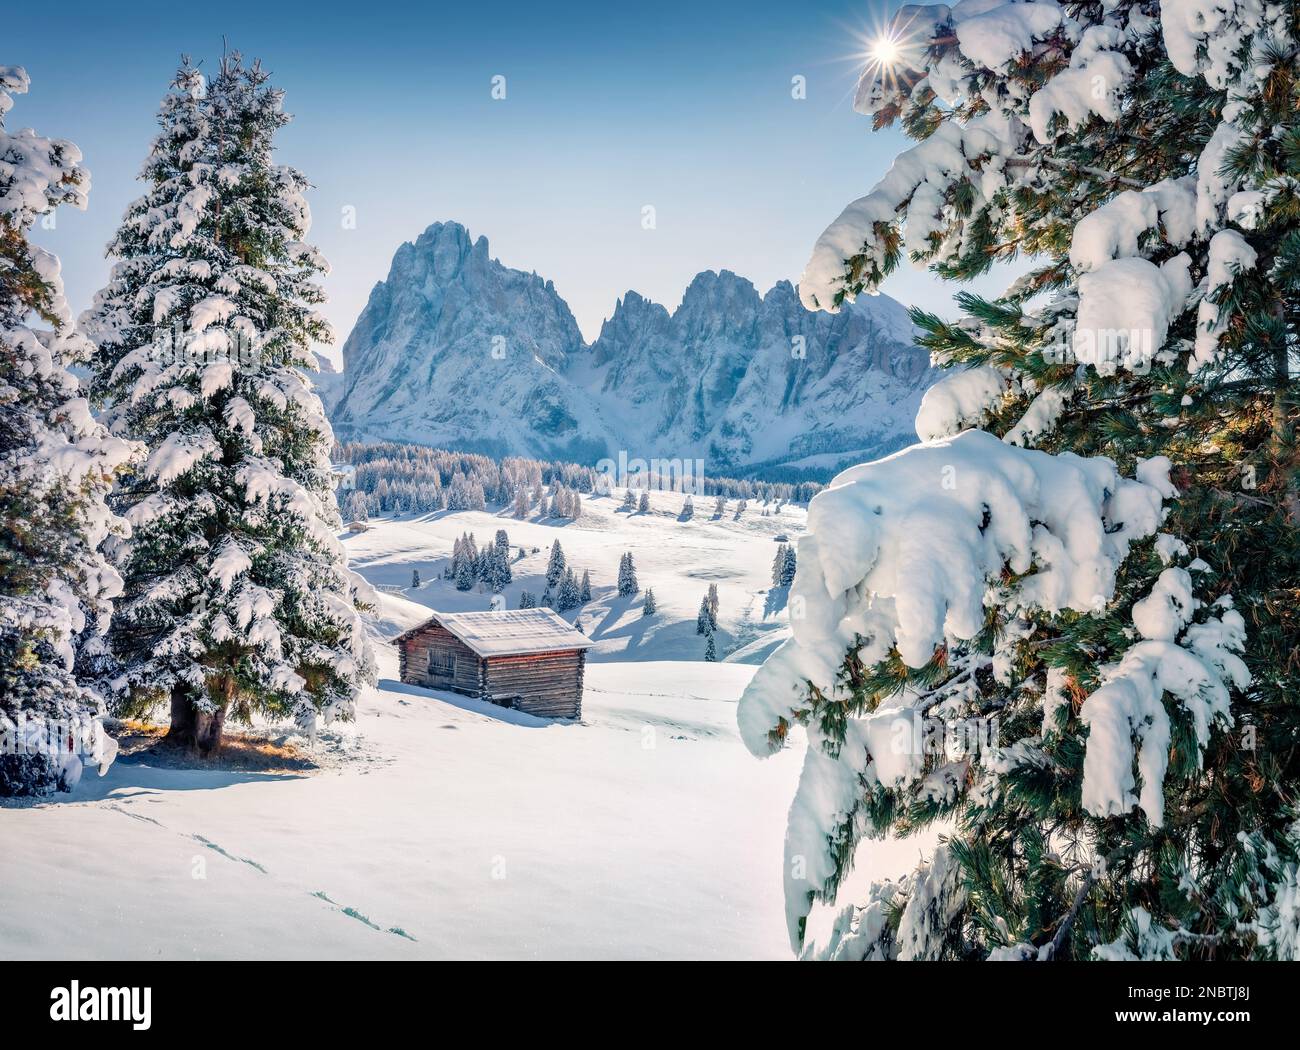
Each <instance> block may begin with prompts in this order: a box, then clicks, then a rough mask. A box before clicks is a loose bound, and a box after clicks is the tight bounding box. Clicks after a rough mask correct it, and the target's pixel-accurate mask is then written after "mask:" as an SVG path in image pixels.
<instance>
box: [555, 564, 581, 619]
mask: <svg viewBox="0 0 1300 1050" xmlns="http://www.w3.org/2000/svg"><path fill="white" fill-rule="evenodd" d="M581 604H582V596H581V590H580V588H579V587H578V578H577V576H575V575H574V572H573V569H572V567H570V568H567V569H565V570H564V576H563V577H561V579H560V586H559V587H558V588H557V589H556V592H555V609H556V611H557V612H567V611H568V610H570V609H576V608H577V607H578V606H579V605H581Z"/></svg>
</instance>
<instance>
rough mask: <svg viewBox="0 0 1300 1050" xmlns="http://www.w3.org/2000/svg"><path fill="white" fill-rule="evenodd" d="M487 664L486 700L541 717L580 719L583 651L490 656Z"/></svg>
mask: <svg viewBox="0 0 1300 1050" xmlns="http://www.w3.org/2000/svg"><path fill="white" fill-rule="evenodd" d="M486 663H487V693H488V698H489V699H491V700H493V701H494V702H496V703H508V704H509V705H510V706H511V707H515V708H518V709H519V710H520V711H526V712H528V713H529V714H532V715H540V716H541V717H543V718H581V717H582V680H583V673H584V670H585V668H586V664H587V654H586V652H585V651H584V650H582V649H567V650H562V651H558V652H553V653H529V654H527V655H520V656H493V657H489V658H488V659H487V661H486Z"/></svg>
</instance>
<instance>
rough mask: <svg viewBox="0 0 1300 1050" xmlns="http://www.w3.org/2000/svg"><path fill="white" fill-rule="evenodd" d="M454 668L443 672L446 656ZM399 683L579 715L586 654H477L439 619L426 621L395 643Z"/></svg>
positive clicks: (548, 714)
mask: <svg viewBox="0 0 1300 1050" xmlns="http://www.w3.org/2000/svg"><path fill="white" fill-rule="evenodd" d="M449 654H450V655H451V656H453V657H454V659H455V673H454V674H450V675H449V674H446V673H444V671H443V668H444V667H445V666H446V658H447V656H448V655H449ZM398 660H399V666H400V674H401V679H402V681H403V682H407V683H409V684H411V685H418V686H423V687H425V688H426V689H447V690H450V691H451V692H455V693H462V694H464V695H466V696H473V697H477V698H479V699H483V700H490V701H491V702H492V703H495V704H503V705H505V706H508V707H513V708H516V709H517V710H520V711H524V712H526V713H528V714H532V715H537V716H539V717H542V718H581V717H582V687H583V678H584V673H585V669H586V665H587V654H586V651H585V650H582V649H564V650H557V651H554V652H544V653H523V654H513V655H504V656H491V657H481V656H479V655H478V654H477V653H476V652H474V650H473V649H471V648H470V647H469V646H467V645H466V644H465V643H464V642H462V641H461V640H460V639H459V638H457V637H456V636H455V635H454V634H452V633H451V632H450V631H448V630H447V629H446V628H445V627H442V626H441V625H439V624H428V625H425V626H424V627H422V628H420V629H419V630H417V631H414V632H412V633H411V634H410V635H409V636H407V637H404V638H402V639H401V641H400V642H399V644H398Z"/></svg>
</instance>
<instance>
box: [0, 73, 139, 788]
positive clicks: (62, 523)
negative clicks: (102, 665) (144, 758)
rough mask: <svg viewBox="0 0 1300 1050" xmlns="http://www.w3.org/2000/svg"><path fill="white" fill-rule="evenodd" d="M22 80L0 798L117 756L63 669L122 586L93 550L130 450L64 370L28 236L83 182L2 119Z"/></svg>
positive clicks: (56, 327)
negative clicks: (17, 113) (12, 114)
mask: <svg viewBox="0 0 1300 1050" xmlns="http://www.w3.org/2000/svg"><path fill="white" fill-rule="evenodd" d="M28 86H29V80H28V76H27V73H26V71H25V70H24V69H22V68H21V67H18V66H0V517H3V520H4V528H3V530H0V795H42V794H46V793H49V792H51V791H55V790H60V789H62V790H67V789H69V788H71V787H72V786H73V785H74V784H75V783H76V782H77V780H78V779H79V778H80V776H81V771H82V767H83V765H84V764H86V763H97V764H99V765H100V766H101V769H103V768H106V764H107V763H109V762H111V761H112V756H113V754H115V753H116V745H115V744H114V743H113V741H111V740H108V739H106V738H105V737H104V734H103V728H102V725H101V724H100V722H99V717H100V715H102V714H103V711H104V704H103V697H102V695H101V694H100V692H99V691H98V690H96V689H95V688H93V687H92V685H91V683H88V682H86V681H84V680H83V677H82V675H80V674H78V673H76V672H77V671H78V670H84V665H86V664H89V665H90V666H91V668H92V669H93V668H94V665H95V664H97V662H98V656H99V652H98V648H99V645H100V640H101V636H102V632H103V630H104V628H105V627H106V626H107V622H108V616H109V612H110V607H111V601H112V599H113V598H115V597H116V596H117V595H118V593H119V592H120V590H121V586H122V580H121V577H120V576H119V575H118V573H117V572H116V571H115V570H114V569H113V567H112V566H111V565H109V564H108V562H107V561H106V560H105V559H104V557H103V556H102V555H101V554H100V553H99V547H100V545H101V544H102V543H103V542H104V541H105V540H106V539H108V538H109V537H110V536H113V535H116V536H123V535H125V534H126V532H127V531H128V529H127V527H126V524H125V522H123V521H121V520H120V519H119V518H117V517H116V516H115V515H113V514H112V513H110V511H109V509H108V507H107V506H106V503H105V497H106V495H107V493H108V491H109V488H110V486H111V484H112V479H113V476H114V473H115V472H116V471H118V470H119V469H120V468H123V467H125V466H127V465H128V464H129V463H131V462H132V461H133V459H137V458H138V456H139V453H140V451H141V450H140V449H139V448H138V447H137V446H135V445H133V444H131V443H130V442H128V441H124V440H122V439H121V438H118V437H114V436H110V435H109V433H108V432H107V430H106V429H105V428H104V427H103V426H101V425H100V424H99V423H97V422H95V420H94V419H93V418H92V416H91V413H90V410H89V405H88V404H87V401H86V399H85V397H84V396H83V395H82V392H81V389H80V387H79V384H78V382H77V379H76V378H75V377H74V376H73V374H72V372H71V371H70V368H71V366H73V365H78V364H84V363H85V362H86V360H87V358H88V356H89V353H90V350H91V349H92V348H91V347H90V344H89V343H88V342H87V341H86V339H85V338H84V336H82V335H81V334H80V333H78V332H77V331H76V329H75V327H74V325H73V323H72V317H71V313H70V311H69V309H68V304H67V301H66V300H65V298H64V295H63V282H62V278H61V277H60V272H59V260H58V259H57V258H56V257H55V256H54V255H52V254H50V253H49V252H47V251H45V250H44V249H42V248H39V247H37V246H36V245H34V244H32V243H30V242H29V241H28V239H27V237H28V233H29V231H30V230H31V228H32V225H33V224H34V223H35V222H36V219H37V217H38V216H41V215H45V214H47V213H50V212H52V211H53V210H54V209H55V208H57V207H59V206H60V205H63V204H71V205H72V206H73V207H78V208H84V207H85V204H86V194H87V192H88V191H89V189H90V177H89V175H88V174H87V172H86V171H85V169H83V168H82V166H81V152H80V151H79V150H78V149H77V147H76V146H74V145H73V144H72V143H70V142H66V141H63V140H61V139H49V138H45V137H44V136H42V135H38V134H37V133H36V132H34V131H32V130H30V129H26V130H23V131H19V132H17V133H14V132H11V131H9V129H8V128H7V127H6V126H5V123H6V116H7V114H8V112H9V110H10V108H11V107H12V105H13V96H14V95H18V94H24V93H26V91H27V89H28ZM32 326H35V327H32ZM79 648H80V649H81V655H82V664H83V667H82V668H78V667H77V666H76V661H77V655H78V649H79Z"/></svg>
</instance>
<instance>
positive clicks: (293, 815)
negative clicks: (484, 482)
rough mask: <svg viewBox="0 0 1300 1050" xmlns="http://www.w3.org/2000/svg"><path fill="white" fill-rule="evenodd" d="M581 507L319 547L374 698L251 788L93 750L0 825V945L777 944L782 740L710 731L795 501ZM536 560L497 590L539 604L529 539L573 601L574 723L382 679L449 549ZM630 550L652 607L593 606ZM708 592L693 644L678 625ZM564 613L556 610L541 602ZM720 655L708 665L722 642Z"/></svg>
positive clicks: (592, 949)
mask: <svg viewBox="0 0 1300 1050" xmlns="http://www.w3.org/2000/svg"><path fill="white" fill-rule="evenodd" d="M653 500H654V507H653V512H652V513H650V514H642V515H631V516H629V515H627V514H626V513H623V512H620V511H618V510H617V508H618V505H619V500H618V499H611V498H594V499H588V500H586V501H584V503H585V505H584V512H585V513H584V516H583V518H582V519H581V520H580V521H579V522H576V523H567V524H566V523H562V522H554V521H553V522H541V523H537V522H530V523H521V522H518V521H515V520H513V519H510V518H505V517H500V518H499V517H497V516H495V515H493V514H482V513H470V512H464V513H458V514H445V515H440V516H433V517H429V518H421V519H417V520H410V519H402V520H397V521H379V522H375V523H373V527H372V529H371V530H370V531H369V532H366V533H363V534H359V535H353V536H348V537H347V539H346V542H347V545H348V547H349V550H350V553H351V557H352V563H353V565H354V566H355V567H357V568H358V569H360V571H361V572H362V573H363V574H364V575H366V576H367V577H368V578H369V579H370V580H371V581H372V582H374V583H376V584H380V585H387V586H390V587H391V586H399V585H400V586H405V585H407V584H409V583H410V579H411V571H412V569H415V568H418V569H419V570H420V573H421V576H422V577H423V578H424V579H425V580H429V579H434V580H435V582H432V583H426V584H425V586H423V587H421V588H420V589H419V590H416V591H409V592H408V594H407V595H405V596H403V595H397V594H393V593H391V592H389V591H383V592H381V595H380V599H381V606H380V608H379V609H378V610H377V612H376V615H375V617H374V618H373V620H374V629H375V631H376V648H377V651H378V656H379V660H380V684H379V688H378V689H374V690H367V691H366V694H365V695H364V697H363V699H362V701H361V703H360V705H359V712H358V718H357V721H356V722H355V723H352V724H348V725H342V726H339V725H335V726H333V727H331V728H330V729H329V730H328V731H326V732H325V733H323V734H322V737H321V739H320V740H319V741H318V743H317V744H316V747H317V748H318V749H320V754H321V757H322V765H323V766H324V768H323V769H322V771H321V772H318V773H315V774H313V775H310V776H308V775H271V774H267V773H239V772H229V771H226V772H221V771H193V770H185V769H173V768H158V767H155V766H151V765H148V764H145V763H143V762H139V761H120V762H118V763H117V764H116V765H115V766H114V767H113V768H112V769H111V770H109V772H108V775H107V776H105V777H104V778H102V779H97V778H94V777H87V778H86V779H84V780H83V781H82V784H81V785H80V786H79V788H78V789H77V791H76V792H75V793H74V794H72V795H70V796H60V797H58V798H57V799H56V800H54V801H50V802H43V803H38V804H35V805H33V804H26V805H13V804H11V805H8V806H7V807H6V808H5V809H4V810H3V811H2V812H0V829H3V839H4V843H5V846H4V848H3V849H2V850H0V955H3V956H5V957H11V958H12V957H42V956H50V957H84V958H104V957H109V958H121V957H133V958H281V957H293V958H312V957H321V958H340V957H345V958H415V957H447V956H451V957H457V958H514V957H524V958H534V957H544V958H557V957H558V958H566V957H597V958H664V957H673V958H697V957H721V958H753V957H787V956H788V952H789V949H788V946H787V944H786V938H785V932H784V924H783V907H782V902H781V863H782V861H781V841H782V836H783V833H784V828H785V819H784V818H785V811H786V809H787V808H788V805H789V800H790V797H791V795H792V793H793V789H794V782H795V779H796V778H797V775H798V769H799V765H800V755H799V753H798V752H797V751H792V752H790V753H785V754H781V755H778V756H777V757H775V758H773V759H771V760H769V761H766V762H759V761H757V760H755V759H754V758H753V757H751V756H750V755H749V754H748V752H746V751H745V749H744V748H743V747H742V745H741V744H740V742H739V739H738V737H737V733H736V729H735V710H736V700H737V698H738V697H739V695H740V692H741V691H742V689H743V688H744V686H745V684H746V683H747V682H748V681H749V679H750V677H751V676H752V674H753V672H754V669H755V668H754V664H755V663H756V662H757V661H758V660H759V659H760V658H761V655H762V653H763V652H765V651H766V650H767V649H768V648H770V646H771V645H772V644H774V642H775V641H776V640H777V639H778V638H779V637H782V636H784V634H785V628H784V626H783V623H784V612H783V610H781V611H778V610H776V609H775V608H773V607H769V608H768V610H767V615H766V616H765V615H764V607H765V605H766V604H767V603H768V598H769V596H768V595H767V593H766V592H767V590H768V587H769V573H770V566H771V560H772V555H773V553H774V551H775V547H776V544H775V543H774V542H773V537H775V536H776V535H778V534H779V533H782V532H784V533H785V534H787V535H789V536H790V537H791V538H794V536H795V535H796V534H797V533H798V531H799V530H801V529H802V527H803V512H802V511H801V510H797V509H795V508H786V509H784V510H783V511H782V512H781V514H780V515H778V516H771V517H765V516H763V514H762V509H761V508H759V507H758V506H756V505H753V504H751V507H750V509H749V510H748V511H747V512H746V513H745V515H744V516H743V517H742V518H741V519H740V520H739V521H736V520H735V519H734V504H733V510H732V511H731V512H729V513H728V514H727V515H726V516H725V518H723V519H721V520H712V509H713V503H714V501H713V500H712V499H697V500H696V505H697V506H696V516H695V519H694V520H693V521H690V522H681V521H678V520H677V512H678V510H679V509H680V505H681V497H680V496H678V495H673V494H655V495H654V497H653ZM498 527H503V528H506V529H507V530H508V532H509V534H510V539H511V542H512V544H515V545H518V544H523V545H525V546H526V547H528V548H529V549H530V550H531V547H532V546H536V547H538V548H539V553H537V554H536V555H532V554H530V555H529V556H528V557H527V558H525V559H524V560H523V561H521V562H515V563H514V565H513V568H514V572H515V582H514V583H512V585H511V587H510V588H509V590H508V592H507V594H508V596H509V598H510V604H511V606H513V605H515V604H517V596H518V593H519V591H520V590H521V589H522V588H525V587H527V588H529V589H531V590H533V591H534V592H535V593H540V592H541V590H542V588H543V582H542V581H541V579H540V576H541V574H542V573H543V572H544V569H545V562H546V557H547V555H548V552H549V548H550V545H551V541H552V540H553V539H554V538H556V537H557V536H558V537H559V538H560V541H561V543H562V545H563V547H564V549H565V551H566V553H567V554H568V556H569V559H570V562H571V563H572V564H574V565H575V566H576V567H577V568H578V569H579V571H581V569H582V568H588V569H590V571H591V575H592V585H593V592H594V594H593V601H592V603H591V604H590V605H588V606H586V607H585V608H584V609H582V610H578V611H577V613H578V616H579V618H580V619H581V620H582V623H583V625H584V628H585V629H586V630H587V632H588V634H589V635H590V636H591V637H592V638H593V639H594V640H595V641H596V646H595V649H594V651H593V653H592V655H591V659H592V663H591V664H590V665H589V667H588V675H587V689H586V695H585V698H584V705H583V715H584V717H583V720H582V723H581V724H567V723H549V722H545V721H542V720H539V719H533V718H530V717H528V716H524V715H519V714H515V713H513V712H508V711H505V710H502V709H499V708H495V707H492V706H491V705H487V704H482V703H479V702H476V701H472V700H469V699H466V698H464V697H457V696H454V695H453V694H444V693H432V692H429V691H426V690H422V689H417V688H414V687H410V686H405V685H402V684H401V683H400V682H398V681H396V677H397V668H396V664H397V661H396V653H395V651H394V650H393V649H392V647H391V646H389V645H387V644H383V643H382V642H381V641H380V639H381V637H385V636H386V637H391V636H392V635H393V634H395V633H397V632H398V631H399V630H400V629H402V628H404V627H405V626H407V625H409V624H411V623H413V622H416V621H418V620H419V619H421V618H422V617H423V616H424V615H425V613H426V612H427V607H439V608H445V609H470V608H486V607H487V605H488V602H489V597H488V596H487V595H485V594H481V593H479V592H477V591H473V592H467V593H463V592H458V591H456V590H455V589H454V588H453V587H452V586H451V584H450V583H447V582H444V581H442V580H440V579H436V577H437V575H438V573H439V571H440V568H441V561H442V559H443V558H445V557H446V556H447V555H448V554H449V553H450V549H451V544H452V542H453V540H454V538H455V537H457V536H459V535H460V534H461V533H462V532H464V531H466V530H470V531H473V532H474V533H475V535H476V538H477V539H478V541H479V543H480V544H482V543H483V542H485V541H489V540H491V538H492V536H493V534H494V532H495V530H496V528H498ZM625 550H631V551H632V552H633V554H634V557H635V559H636V566H637V571H638V575H639V577H640V583H641V587H642V589H643V590H644V589H645V588H646V587H647V586H652V587H654V590H655V594H656V597H657V599H658V602H659V612H658V614H657V615H656V616H654V617H653V618H650V619H645V620H643V619H642V617H641V608H640V603H641V599H640V598H639V597H638V598H635V599H620V598H618V597H617V594H616V593H615V586H614V584H615V577H616V573H617V567H618V559H619V556H620V554H622V552H623V551H625ZM710 582H716V583H717V584H718V587H719V594H720V601H721V608H720V614H719V628H720V643H721V644H720V645H719V647H718V648H719V655H720V656H725V655H726V654H728V653H731V654H732V658H731V659H730V660H729V661H725V662H720V663H714V664H709V663H704V662H702V660H701V656H702V649H703V646H702V644H701V639H700V638H699V637H698V636H697V635H696V634H695V614H696V611H697V609H698V606H699V602H700V598H701V597H702V596H703V594H704V592H705V590H706V589H707V586H708V584H709V583H710ZM567 616H568V618H570V619H572V618H573V616H574V613H573V612H570V613H568V614H567ZM733 650H734V652H733Z"/></svg>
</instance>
